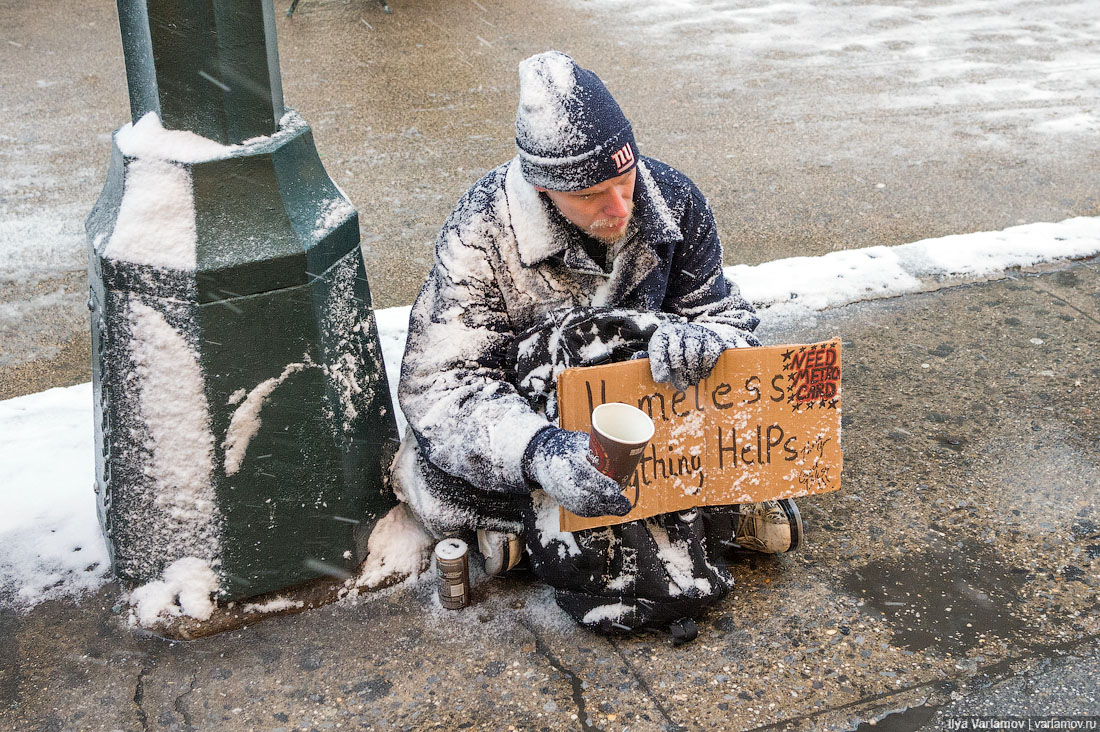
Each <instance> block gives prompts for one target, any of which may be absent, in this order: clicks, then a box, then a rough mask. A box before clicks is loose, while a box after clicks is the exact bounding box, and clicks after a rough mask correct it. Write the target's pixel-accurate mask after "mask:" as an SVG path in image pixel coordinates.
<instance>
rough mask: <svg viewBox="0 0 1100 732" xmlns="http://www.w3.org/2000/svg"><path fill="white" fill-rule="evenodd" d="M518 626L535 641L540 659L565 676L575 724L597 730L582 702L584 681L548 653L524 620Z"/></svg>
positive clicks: (593, 730)
mask: <svg viewBox="0 0 1100 732" xmlns="http://www.w3.org/2000/svg"><path fill="white" fill-rule="evenodd" d="M519 624H520V625H521V626H523V627H524V628H526V629H527V632H528V633H530V634H531V636H532V637H533V638H534V639H535V650H537V651H538V652H539V653H540V654H542V657H543V658H545V659H546V660H547V662H549V664H550V665H551V666H552V667H554V668H555V669H556V670H557V671H559V672H561V673H563V674H565V677H566V680H568V681H569V685H570V687H572V697H573V703H574V704H576V705H577V722H578V723H579V724H580V726H581V729H582V730H585V732H590V731H591V732H595V731H596V730H598V729H599V728H598V727H595V726H593V725H591V724H589V722H588V711H587V707H586V704H585V701H584V679H582V678H581V677H580V676H578V675H577V674H576V673H574V672H573V671H571V670H570V669H568V668H566V667H565V665H564V664H563V663H562V662H561V661H560V660H559V659H558V658H557V657H556V656H555V655H554V654H553V653H551V652H550V648H549V646H547V645H546V641H544V640H543V639H542V636H540V635H539V634H538V633H537V632H536V631H535V629H534V628H532V627H531V625H530V624H529V623H528V622H527V621H526V620H520V622H519Z"/></svg>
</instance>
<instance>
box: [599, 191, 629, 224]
mask: <svg viewBox="0 0 1100 732" xmlns="http://www.w3.org/2000/svg"><path fill="white" fill-rule="evenodd" d="M603 213H604V216H613V217H615V218H617V219H622V218H626V215H627V214H629V213H630V206H629V205H627V201H626V196H624V195H623V194H622V193H621V192H620V191H617V190H614V189H612V190H611V191H610V194H609V195H608V199H607V202H606V203H605V204H604V207H603Z"/></svg>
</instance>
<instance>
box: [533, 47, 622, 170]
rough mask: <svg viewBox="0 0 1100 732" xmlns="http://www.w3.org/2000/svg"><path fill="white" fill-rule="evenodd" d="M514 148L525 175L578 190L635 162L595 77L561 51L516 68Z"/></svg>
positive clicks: (616, 114)
mask: <svg viewBox="0 0 1100 732" xmlns="http://www.w3.org/2000/svg"><path fill="white" fill-rule="evenodd" d="M516 147H517V148H518V149H519V161H520V167H521V170H522V171H523V177H524V178H525V179H526V180H527V182H528V183H530V184H531V185H534V186H542V187H543V188H549V189H550V190H552V191H579V190H581V189H582V188H588V187H590V186H594V185H596V184H597V183H602V182H603V181H605V180H607V179H609V178H614V177H615V176H618V175H622V174H623V173H625V172H627V171H628V170H630V169H631V168H633V167H634V166H635V165H636V164H637V160H638V148H637V146H636V145H635V143H634V131H633V130H632V129H631V127H630V122H628V121H627V119H626V117H625V116H624V115H623V111H622V110H621V109H619V105H618V104H616V102H615V100H614V99H613V98H612V97H611V93H610V92H609V91H607V87H605V86H604V85H603V82H602V81H600V79H599V77H598V76H596V75H595V74H594V73H592V72H591V71H589V70H588V69H582V68H581V67H580V66H577V64H576V62H575V61H573V59H571V58H569V57H568V56H566V55H565V54H564V53H561V52H559V51H547V52H546V53H540V54H537V55H535V56H532V57H530V58H528V59H526V60H524V61H522V62H521V63H520V65H519V108H518V109H517V110H516Z"/></svg>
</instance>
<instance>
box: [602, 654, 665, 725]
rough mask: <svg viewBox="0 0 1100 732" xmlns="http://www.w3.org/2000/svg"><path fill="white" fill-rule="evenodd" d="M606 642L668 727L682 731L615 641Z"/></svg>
mask: <svg viewBox="0 0 1100 732" xmlns="http://www.w3.org/2000/svg"><path fill="white" fill-rule="evenodd" d="M608 642H609V643H610V645H611V647H612V648H614V649H615V653H617V654H619V658H621V659H622V660H623V664H625V665H626V667H627V668H628V669H630V675H631V676H633V677H634V680H635V681H637V682H638V685H639V686H641V687H642V690H643V691H644V692H645V695H646V696H647V697H649V700H650V701H652V702H653V706H655V707H657V710H658V711H659V712H660V713H661V716H662V717H664V718H665V721H666V722H668V724H669V727H671V728H672V729H683V727H682V726H681V725H678V724H676V722H674V721H673V719H672V715H671V714H669V712H668V710H667V709H665V705H664V704H662V703H661V700H660V699H658V698H657V695H656V694H654V693H653V689H651V688H650V686H649V684H648V683H646V680H645V679H644V678H643V677H642V675H641V674H639V673H638V669H636V668H634V664H632V663H631V662H630V659H629V658H627V657H626V654H625V653H623V649H622V648H620V647H619V644H618V643H617V642H616V641H615V639H614V638H608Z"/></svg>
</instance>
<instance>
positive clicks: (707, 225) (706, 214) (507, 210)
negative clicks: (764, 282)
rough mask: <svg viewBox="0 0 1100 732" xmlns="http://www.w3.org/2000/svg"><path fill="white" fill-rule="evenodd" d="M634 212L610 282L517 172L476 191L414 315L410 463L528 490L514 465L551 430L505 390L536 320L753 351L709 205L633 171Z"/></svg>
mask: <svg viewBox="0 0 1100 732" xmlns="http://www.w3.org/2000/svg"><path fill="white" fill-rule="evenodd" d="M637 171H638V177H637V183H636V184H635V188H634V214H633V217H632V220H631V224H630V225H629V228H628V233H627V236H626V238H625V239H624V240H623V241H622V242H621V243H619V244H616V245H613V247H612V250H611V252H610V253H609V254H610V255H611V256H610V257H609V259H612V265H611V271H610V272H605V271H604V270H603V269H602V268H601V267H600V266H599V265H597V264H596V262H594V261H593V260H592V259H591V258H590V257H589V256H588V254H586V252H585V249H584V247H583V246H582V245H581V237H583V236H584V235H583V234H582V233H581V232H580V230H579V229H577V228H576V227H575V226H572V225H571V224H569V223H568V222H566V221H565V220H564V219H563V218H562V217H561V216H560V214H558V213H557V212H556V210H554V209H553V204H552V203H550V202H549V200H548V199H547V198H546V197H544V196H540V194H539V193H538V192H537V191H536V190H535V189H534V187H533V186H531V185H530V184H529V183H527V182H526V180H524V178H523V175H522V174H521V172H520V167H519V164H518V162H517V160H513V161H511V162H510V163H506V164H505V165H502V166H500V167H498V168H496V169H494V170H492V171H490V172H489V173H488V174H487V175H485V177H483V178H482V179H481V180H480V181H478V182H477V183H476V184H475V185H474V186H473V187H472V188H471V189H470V190H469V191H468V192H467V193H466V195H465V196H463V197H462V199H461V200H460V201H459V203H458V205H457V206H456V208H455V210H454V212H453V213H452V214H451V216H450V217H449V218H448V219H447V221H446V223H445V224H444V226H443V229H442V231H441V232H440V234H439V238H438V240H437V242H436V260H435V265H434V266H433V268H432V270H431V273H430V274H429V275H428V279H427V281H426V282H425V283H424V286H423V288H422V289H421V291H420V294H419V295H418V296H417V299H416V302H415V303H414V305H413V307H412V314H411V317H410V321H409V336H408V345H407V346H406V350H405V357H404V361H403V363H402V368H401V380H400V384H399V387H398V396H399V401H400V404H401V408H402V409H403V410H404V413H405V416H406V417H407V419H408V423H409V427H410V428H411V430H412V432H413V434H414V435H415V437H416V440H417V443H418V446H419V448H420V453H421V454H422V455H423V456H424V457H425V458H426V459H428V460H429V461H430V462H431V463H432V464H434V465H435V466H436V467H438V468H440V469H441V470H443V471H445V472H447V473H449V474H451V475H453V476H456V477H458V478H461V479H463V480H466V481H468V482H469V483H471V484H473V485H475V486H477V487H479V488H482V489H485V490H489V491H504V492H524V493H525V492H528V491H530V490H531V488H532V487H533V486H532V485H531V484H529V483H527V481H526V480H525V478H524V475H523V468H522V465H521V463H522V457H523V453H524V450H525V448H526V447H527V444H528V443H529V442H530V440H531V438H532V437H533V436H534V434H535V433H536V432H538V431H539V430H540V429H542V428H543V427H545V426H546V425H547V419H546V418H545V417H544V416H543V415H541V414H539V413H537V412H536V411H535V410H534V409H533V408H532V407H531V405H530V404H529V403H528V401H527V400H526V399H525V398H524V397H523V396H521V395H520V394H519V393H518V392H517V390H516V388H515V385H514V373H513V370H514V364H512V363H510V362H509V361H510V357H509V350H510V349H509V346H510V345H511V344H512V341H513V339H514V337H515V336H516V335H518V334H520V333H521V332H523V331H524V330H526V329H527V328H529V327H531V326H532V325H534V324H536V323H537V322H538V321H539V320H540V319H541V318H542V316H543V315H545V314H546V313H548V312H550V311H553V310H557V309H560V308H568V307H577V306H613V307H618V308H628V309H634V310H639V311H664V312H670V313H674V314H677V315H680V316H683V317H685V318H687V319H688V320H691V321H693V322H695V323H700V324H705V325H707V326H708V327H710V328H712V329H713V330H715V331H716V332H717V333H719V335H721V336H722V337H723V338H724V339H725V340H726V342H727V344H728V345H729V346H730V347H736V346H746V345H759V342H758V341H757V340H756V338H755V337H754V336H753V335H752V331H753V330H754V329H755V328H756V325H757V323H758V322H759V321H758V318H757V317H756V315H755V312H754V310H753V308H752V306H750V305H749V304H748V303H747V302H746V301H745V300H744V299H743V298H742V297H741V295H740V293H739V292H738V290H737V288H736V287H735V286H732V285H731V283H729V282H728V281H727V280H726V279H725V277H724V276H723V274H722V245H721V243H720V242H719V240H718V233H717V230H716V228H715V223H714V216H713V214H712V212H711V210H710V206H709V205H708V204H707V202H706V199H705V198H704V197H703V195H702V194H701V193H700V192H699V190H698V189H697V188H696V187H695V185H694V184H693V183H692V182H691V181H690V180H689V179H688V178H687V177H686V176H684V175H683V174H682V173H680V172H678V171H676V170H674V169H672V168H670V167H669V166H667V165H665V164H663V163H661V162H658V161H656V160H653V159H650V158H645V157H642V158H641V159H640V160H639V163H638V166H637Z"/></svg>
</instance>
